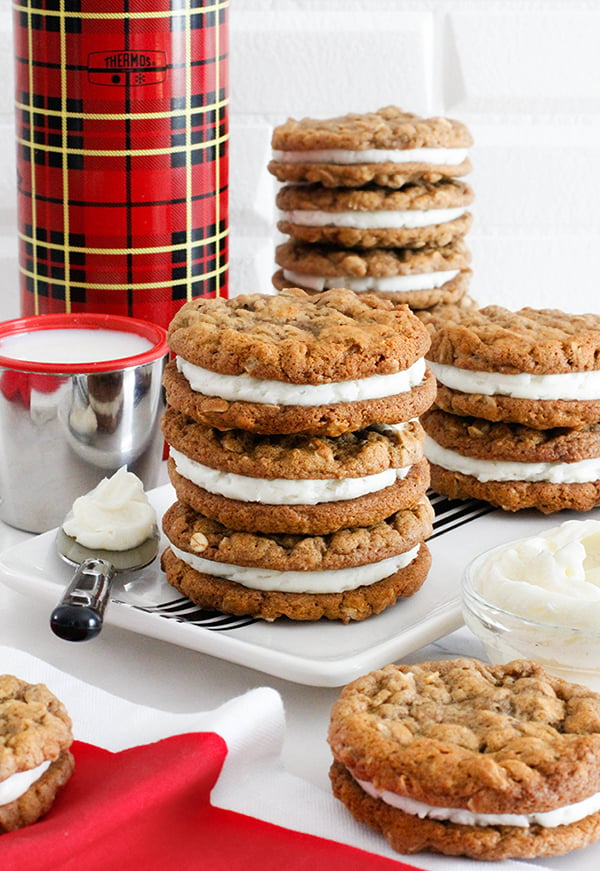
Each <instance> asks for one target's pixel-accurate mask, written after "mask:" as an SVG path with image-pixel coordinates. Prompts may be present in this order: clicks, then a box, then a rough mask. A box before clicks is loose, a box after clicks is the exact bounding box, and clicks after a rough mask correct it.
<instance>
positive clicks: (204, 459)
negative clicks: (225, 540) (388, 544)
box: [163, 408, 429, 534]
mask: <svg viewBox="0 0 600 871" xmlns="http://www.w3.org/2000/svg"><path fill="white" fill-rule="evenodd" d="M163 433H164V435H165V439H166V441H167V442H168V444H169V445H170V454H171V456H170V459H169V462H168V470H169V477H170V479H171V482H172V484H173V486H174V488H175V491H176V494H177V498H178V499H179V500H180V501H182V502H185V503H187V504H188V505H191V506H192V507H193V508H194V509H195V510H197V511H199V512H200V513H202V514H205V515H207V516H208V517H211V518H213V519H215V520H218V521H219V522H220V523H223V524H224V525H225V526H229V527H231V528H234V529H244V530H249V531H256V532H294V533H315V534H317V533H326V532H333V531H335V530H336V529H341V528H342V527H345V526H366V525H369V524H372V523H375V522H377V521H379V520H382V519H384V518H385V517H389V516H390V515H391V514H393V513H395V512H396V511H398V510H400V509H401V508H410V507H412V506H413V505H415V504H416V503H417V502H419V501H420V499H421V498H422V497H423V495H424V494H425V491H426V490H427V487H428V485H429V468H428V464H427V462H426V461H424V455H423V441H424V438H425V433H424V431H423V428H422V426H421V424H420V423H419V421H418V420H412V421H408V422H407V423H405V424H399V425H396V426H382V425H374V426H372V427H368V428H367V429H364V430H359V431H358V432H348V433H344V434H342V435H340V436H337V437H336V438H328V437H326V436H310V435H305V434H299V433H293V434H290V435H283V436H276V435H267V436H264V435H257V434H254V433H250V432H247V431H245V430H226V431H221V430H217V429H214V428H212V427H206V426H202V424H199V423H197V422H196V421H194V420H193V419H192V418H189V417H186V416H185V415H183V414H181V413H179V412H177V411H175V410H174V409H172V408H171V409H169V410H168V411H167V412H166V413H165V415H164V417H163Z"/></svg>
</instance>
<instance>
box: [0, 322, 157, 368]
mask: <svg viewBox="0 0 600 871" xmlns="http://www.w3.org/2000/svg"><path fill="white" fill-rule="evenodd" d="M152 347H153V343H152V342H151V341H150V340H149V339H146V338H145V337H144V336H139V335H138V334H137V333H128V332H125V331H121V330H104V329H99V330H88V329H85V328H79V327H77V328H73V329H56V330H52V329H50V330H49V329H46V330H32V331H31V332H29V333H15V334H14V335H12V336H5V337H3V338H0V355H2V356H4V357H12V358H13V359H16V360H26V361H28V362H31V363H83V364H85V363H98V362H101V361H106V360H121V359H123V358H124V357H133V356H135V355H137V354H143V353H144V352H145V351H149V350H150V349H151V348H152Z"/></svg>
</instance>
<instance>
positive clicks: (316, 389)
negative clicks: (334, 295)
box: [177, 357, 425, 406]
mask: <svg viewBox="0 0 600 871" xmlns="http://www.w3.org/2000/svg"><path fill="white" fill-rule="evenodd" d="M177 368H178V369H179V371H180V372H181V373H182V375H183V376H184V377H185V378H186V379H187V381H188V382H189V385H190V387H191V389H192V390H195V391H196V392H198V393H203V394H205V395H206V396H220V397H222V398H223V399H227V400H228V401H230V402H235V401H238V400H240V401H242V402H261V403H265V404H266V405H301V406H311V405H334V404H336V403H338V402H360V401H361V400H363V399H380V398H381V397H384V396H395V395H396V394H398V393H407V392H408V391H409V390H411V389H412V388H413V387H416V386H417V385H418V384H420V383H421V382H422V381H423V376H424V375H425V360H424V359H423V358H422V357H421V358H419V359H418V360H417V361H416V362H415V363H413V365H412V366H410V367H409V368H408V369H402V370H401V371H400V372H393V373H392V374H390V375H371V376H369V377H368V378H361V379H359V380H357V381H334V382H330V383H328V384H291V383H289V382H287V381H271V380H268V379H263V378H253V377H252V376H251V375H222V374H220V373H219V372H211V371H210V370H209V369H203V368H202V367H201V366H196V365H194V364H193V363H189V362H188V361H187V360H184V359H183V358H182V357H177Z"/></svg>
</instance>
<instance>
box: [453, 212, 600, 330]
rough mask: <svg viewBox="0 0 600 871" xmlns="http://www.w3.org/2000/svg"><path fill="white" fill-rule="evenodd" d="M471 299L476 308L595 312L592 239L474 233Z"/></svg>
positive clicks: (595, 248)
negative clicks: (476, 304)
mask: <svg viewBox="0 0 600 871" xmlns="http://www.w3.org/2000/svg"><path fill="white" fill-rule="evenodd" d="M469 247H470V248H471V250H472V252H473V280H472V286H471V295H472V296H473V297H474V298H475V299H476V300H477V302H478V303H479V305H481V306H483V305H501V306H504V307H505V308H509V309H519V308H522V307H523V306H530V307H532V308H558V309H562V311H567V312H573V313H581V312H594V311H595V312H599V311H600V307H599V305H598V279H597V274H596V272H597V270H596V269H595V267H594V264H595V263H596V261H597V259H598V236H597V234H594V233H587V234H583V233H571V232H569V231H568V229H566V231H565V233H560V234H556V233H535V232H533V231H531V232H529V233H527V234H519V233H518V232H515V233H512V234H508V233H507V234H502V233H498V234H496V235H484V234H479V233H475V232H474V233H472V234H471V236H470V237H469Z"/></svg>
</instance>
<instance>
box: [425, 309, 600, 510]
mask: <svg viewBox="0 0 600 871" xmlns="http://www.w3.org/2000/svg"><path fill="white" fill-rule="evenodd" d="M433 321H435V318H434V319H433ZM430 326H431V324H430ZM434 327H435V328H434V329H432V332H431V335H432V345H431V349H430V351H429V358H430V365H431V367H432V369H433V370H434V372H435V374H436V378H437V381H438V393H437V399H436V406H437V407H436V408H435V409H432V410H431V411H430V412H428V413H427V414H426V415H425V416H424V417H423V426H424V428H425V430H426V432H427V436H428V437H427V440H426V454H427V457H428V459H429V460H430V463H431V477H432V486H433V488H434V490H436V491H437V492H438V493H442V494H444V495H446V496H448V497H450V498H452V499H467V498H472V497H474V498H479V499H483V500H486V501H488V502H490V503H492V504H493V505H498V506H500V507H501V508H504V509H506V510H510V511H517V510H520V509H523V508H536V509H538V510H540V511H543V512H544V513H550V512H554V511H560V510H562V509H572V510H578V511H587V510H589V509H591V508H593V507H594V506H596V505H599V504H600V316H598V315H591V314H587V315H570V314H566V313H564V312H561V311H556V310H550V309H541V310H540V309H531V308H524V309H521V310H520V311H517V312H511V311H508V310H506V309H504V308H501V307H499V306H488V307H487V308H483V309H479V310H468V309H460V308H457V307H446V311H445V317H444V319H442V318H441V317H440V318H439V319H438V320H437V323H436V324H434Z"/></svg>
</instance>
